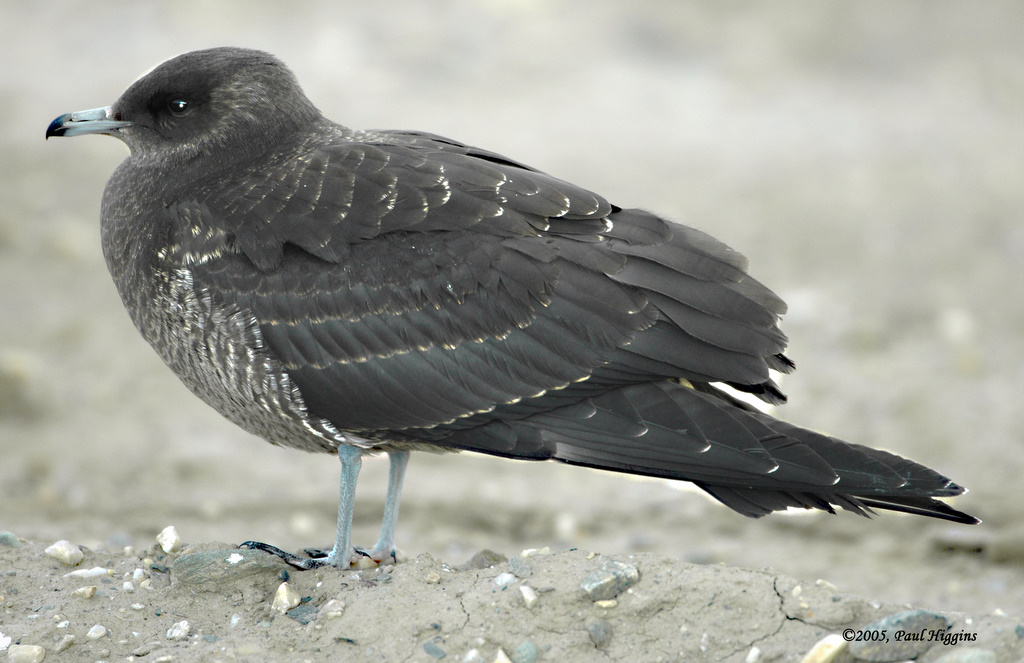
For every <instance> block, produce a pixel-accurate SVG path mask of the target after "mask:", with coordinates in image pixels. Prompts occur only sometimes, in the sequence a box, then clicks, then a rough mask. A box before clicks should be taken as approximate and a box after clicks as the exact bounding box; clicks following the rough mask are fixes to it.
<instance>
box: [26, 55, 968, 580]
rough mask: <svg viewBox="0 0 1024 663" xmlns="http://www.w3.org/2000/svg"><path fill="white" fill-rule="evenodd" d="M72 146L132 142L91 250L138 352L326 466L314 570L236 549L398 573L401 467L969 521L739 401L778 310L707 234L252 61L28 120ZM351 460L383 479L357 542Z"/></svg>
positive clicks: (189, 62) (900, 462) (888, 469)
mask: <svg viewBox="0 0 1024 663" xmlns="http://www.w3.org/2000/svg"><path fill="white" fill-rule="evenodd" d="M84 134H104V135H109V136H113V137H115V138H118V139H120V140H121V141H123V142H124V143H125V144H126V145H127V147H128V149H129V156H128V157H127V158H126V159H125V160H124V161H123V162H122V163H121V164H120V165H119V166H118V167H117V168H116V170H115V171H114V173H113V174H112V176H111V178H110V180H109V182H108V183H107V186H106V189H105V191H104V193H103V200H102V205H101V211H100V216H101V238H102V249H103V254H104V256H105V259H106V262H107V266H108V268H109V270H110V273H111V275H112V277H113V281H114V284H115V286H116V288H117V290H118V292H119V294H120V296H121V299H122V302H123V304H124V306H125V308H126V309H127V312H128V314H129V316H130V317H131V319H132V321H133V322H134V324H135V326H136V327H137V328H138V331H139V332H140V333H141V335H142V336H143V337H144V338H145V340H146V341H148V342H149V344H150V345H151V346H152V347H153V348H154V349H155V350H156V352H157V353H158V354H159V355H160V356H161V357H162V359H163V360H164V362H166V364H167V365H168V366H169V367H170V368H171V370H172V371H173V372H174V373H175V374H177V376H178V377H179V378H180V379H181V381H182V382H183V383H184V384H185V385H186V386H187V387H188V388H189V389H190V390H191V391H192V392H194V393H195V394H196V395H197V396H198V397H199V398H201V399H202V400H204V401H205V402H206V403H208V404H209V405H211V406H212V407H213V408H214V409H215V410H217V411H218V412H220V413H221V414H222V415H223V416H224V417H226V418H227V419H229V420H230V421H232V422H234V423H235V424H237V425H238V426H240V427H241V428H243V429H244V430H246V431H248V432H249V433H252V434H254V435H256V436H258V437H262V438H263V439H265V440H266V441H268V442H270V443H271V444H275V445H279V446H282V447H291V448H296V449H300V450H304V451H309V452H324V453H330V454H335V455H337V456H338V457H339V459H340V462H341V466H342V468H341V482H340V498H339V508H338V527H337V531H336V535H335V542H334V546H333V548H332V549H331V550H330V552H329V553H324V552H323V551H321V552H320V553H319V554H315V555H309V556H301V555H298V554H294V553H289V552H285V551H282V550H280V549H279V548H276V547H274V546H271V545H269V544H264V543H260V542H247V543H246V544H243V545H247V546H249V547H253V548H259V549H262V550H267V551H268V552H272V553H274V554H278V555H280V556H282V557H283V558H285V560H286V561H288V562H289V563H291V564H293V565H294V566H296V567H298V568H307V569H308V568H316V567H319V566H324V565H331V566H334V567H338V568H348V567H349V566H350V564H351V563H353V562H354V561H355V560H357V559H358V558H359V557H361V556H368V557H370V558H372V559H374V560H375V561H378V562H384V561H388V560H392V561H393V560H395V544H394V537H395V524H396V521H397V518H398V508H399V502H400V497H401V489H402V482H403V477H404V475H405V470H406V465H407V462H408V459H409V455H410V452H412V451H435V452H437V451H474V452H480V453H484V454H491V455H494V456H500V457H505V458H514V459H524V460H555V461H561V462H563V463H568V464H572V465H579V466H585V467H589V468H598V469H604V470H611V471H615V472H622V473H627V474H635V475H645V476H650V477H658V478H662V479H671V480H679V481H689V482H692V483H693V484H695V485H696V486H698V487H699V488H701V489H703V490H704V491H705V492H706V493H708V494H709V495H710V496H712V497H713V498H715V499H716V500H718V501H719V502H721V503H722V504H724V505H725V506H727V507H730V508H731V509H733V510H734V511H737V512H738V513H740V514H742V515H744V516H749V517H752V518H759V517H761V516H764V515H767V514H769V513H771V512H774V511H782V510H788V509H791V508H797V509H820V510H824V511H827V512H830V513H835V512H836V510H835V509H836V507H839V508H841V509H844V510H848V511H851V512H854V513H856V514H860V515H863V516H870V515H872V514H873V513H874V510H875V509H883V510H891V511H900V512H905V513H910V514H916V515H921V516H928V517H933V518H938V519H942V520H946V521H952V522H955V523H961V524H973V523H977V522H980V521H978V520H977V519H976V518H974V517H973V516H971V515H968V514H966V513H963V512H961V511H958V510H956V509H954V508H953V507H952V506H950V505H949V504H947V503H946V502H943V501H942V500H941V499H940V498H948V497H953V496H956V495H960V494H962V493H964V492H965V489H964V488H962V487H961V486H959V485H957V484H956V483H954V482H953V481H951V480H950V479H947V478H946V477H945V476H943V475H942V474H940V473H938V472H936V471H935V470H932V469H930V468H928V467H925V466H924V465H921V464H918V463H916V462H914V461H911V460H908V459H905V458H902V457H900V456H898V455H895V454H893V453H890V452H887V451H882V450H879V449H874V448H870V447H867V446H862V445H858V444H854V443H849V442H845V441H843V440H841V439H838V438H836V437H832V436H829V435H826V434H824V433H819V432H815V431H811V430H808V429H804V428H801V427H798V426H796V425H793V424H790V423H786V422H784V421H782V420H780V419H777V418H775V417H773V416H771V415H769V414H767V413H765V412H762V411H761V410H760V409H758V408H755V407H753V406H751V405H750V404H748V403H747V402H745V401H744V400H743V399H742V398H738V397H737V392H745V393H746V394H749V395H752V396H753V397H757V398H759V399H760V400H761V401H764V402H765V403H768V404H772V405H778V404H781V403H783V402H785V400H786V397H785V395H784V394H783V392H782V391H781V390H780V388H779V386H778V385H777V384H776V382H775V381H774V380H773V379H772V372H777V373H782V374H785V373H789V372H790V371H792V370H793V368H794V364H793V362H792V361H791V360H790V359H788V358H787V357H786V355H785V354H784V351H785V349H786V346H787V338H786V336H785V335H784V334H783V332H782V331H781V330H780V328H779V321H780V319H781V316H782V315H783V314H784V313H785V311H786V305H785V303H784V302H783V301H782V299H780V298H779V297H778V296H777V295H776V294H775V293H773V292H772V291H771V290H769V289H768V288H767V287H766V286H764V285H762V284H761V283H760V282H758V281H757V280H755V279H754V278H753V277H752V276H750V274H749V272H748V263H747V260H746V258H745V257H744V256H743V255H742V254H740V253H738V252H737V251H735V250H733V249H732V248H730V247H729V246H727V245H726V244H724V243H722V242H720V241H719V240H717V239H715V238H713V237H712V236H711V235H709V234H707V233H705V232H703V231H701V230H698V229H696V228H692V227H688V226H685V225H682V224H680V223H676V222H674V221H670V220H668V219H665V218H663V217H661V216H658V215H656V214H654V213H652V212H648V211H644V210H642V209H635V208H624V207H619V206H617V205H614V204H612V203H611V202H609V201H608V200H606V199H605V198H604V197H602V196H600V195H598V194H596V193H593V192H591V191H589V190H587V189H585V188H583V187H580V186H576V185H574V184H571V183H569V182H566V181H564V180H561V179H558V178H556V177H554V176H552V175H549V174H547V173H545V172H542V171H540V170H537V169H535V168H532V167H530V166H527V165H525V164H523V163H520V162H519V161H516V160H514V159H511V158H508V157H505V156H502V155H500V154H497V153H495V152H491V151H488V150H485V149H481V148H477V147H473V146H471V145H468V144H464V143H461V142H459V141H456V140H452V139H449V138H445V137H442V136H439V135H434V134H431V133H426V132H420V131H396V130H388V131H367V130H357V129H352V128H349V127H346V126H343V125H341V124H337V123H335V122H332V121H331V120H329V119H327V118H326V117H325V116H324V115H323V114H322V113H321V112H320V111H319V110H318V109H317V107H316V106H314V104H313V103H312V102H311V101H310V100H309V99H308V98H307V96H306V95H305V94H304V93H303V91H302V89H301V87H300V86H299V83H298V81H297V79H296V77H295V75H294V74H293V73H292V72H291V71H290V70H289V69H288V68H287V67H286V66H285V65H284V64H283V63H282V62H281V61H280V60H279V59H278V58H276V57H275V56H273V55H270V54H268V53H266V52H262V51H257V50H250V49H243V48H236V47H222V48H213V49H206V50H199V51H192V52H188V53H185V54H182V55H179V56H177V57H174V58H172V59H170V60H167V61H166V62H164V63H162V64H160V65H159V66H157V67H155V68H154V69H152V70H151V71H150V72H149V73H147V74H146V75H144V76H143V77H141V78H140V79H138V80H137V81H136V82H134V83H133V84H132V85H131V86H130V87H128V89H127V90H126V91H125V92H124V93H123V94H122V95H121V96H120V98H118V99H117V100H116V101H115V102H114V103H113V104H112V105H110V106H107V107H103V108H95V109H91V110H85V111H79V112H74V113H68V114H65V115H61V116H60V117H58V118H57V119H55V120H54V121H53V122H52V123H51V124H50V125H49V126H48V127H47V130H46V137H47V138H49V137H51V136H65V137H71V136H79V135H84ZM730 388H731V389H730ZM368 454H386V455H387V457H388V458H389V462H390V466H389V469H390V471H389V486H388V491H387V496H386V501H385V513H384V518H383V522H382V526H381V534H380V538H379V539H378V541H377V543H376V544H375V545H374V546H373V547H372V548H371V549H369V550H361V549H360V550H355V549H353V547H352V542H351V522H352V511H353V500H354V494H355V487H356V481H357V479H358V475H359V471H360V467H361V463H362V458H363V456H364V455H368Z"/></svg>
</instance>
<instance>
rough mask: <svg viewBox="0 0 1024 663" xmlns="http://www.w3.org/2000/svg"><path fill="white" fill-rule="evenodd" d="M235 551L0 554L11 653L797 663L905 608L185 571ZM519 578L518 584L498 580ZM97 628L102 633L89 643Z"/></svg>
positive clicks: (670, 584) (578, 556)
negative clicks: (77, 573)
mask: <svg viewBox="0 0 1024 663" xmlns="http://www.w3.org/2000/svg"><path fill="white" fill-rule="evenodd" d="M242 552H243V553H244V554H245V555H248V556H253V555H255V556H257V557H259V555H260V553H257V552H253V551H242ZM232 554H233V551H232V550H231V549H229V548H227V547H225V546H224V545H223V544H219V545H218V544H204V545H201V546H187V545H186V546H185V548H184V549H183V550H181V551H179V552H176V553H172V554H164V553H163V552H162V551H160V550H159V549H156V548H155V547H154V548H152V549H149V550H147V551H141V552H139V553H136V554H133V555H128V556H126V555H123V554H119V553H112V552H107V551H86V554H85V559H84V560H83V561H82V562H81V563H79V564H78V565H77V567H76V568H81V569H90V568H95V567H101V568H103V569H106V570H107V571H108V572H107V573H103V574H101V575H98V576H94V577H92V578H90V579H81V578H75V577H67V576H66V574H67V573H68V572H69V570H70V569H69V567H67V566H66V565H63V564H61V563H59V562H57V561H55V560H53V559H50V558H49V557H47V556H46V555H45V554H44V553H43V546H42V545H41V544H38V543H33V542H26V543H25V544H24V545H22V546H21V547H0V564H2V565H3V568H4V569H5V573H4V575H3V577H2V578H0V592H3V595H2V596H0V624H2V626H0V632H3V633H4V634H5V636H6V637H10V638H12V639H13V641H14V642H20V643H22V644H35V645H41V646H44V647H46V648H47V649H48V650H50V651H51V652H53V653H52V654H51V655H56V656H57V657H58V658H56V660H156V659H160V658H162V657H166V656H171V657H173V658H172V659H165V660H174V661H215V660H223V661H228V660H237V661H266V660H272V661H277V660H280V661H284V660H290V661H328V660H367V661H375V660H376V661H427V660H431V659H437V658H441V657H445V658H447V657H450V659H449V660H458V661H487V662H488V663H489V662H490V661H494V660H496V659H497V657H498V656H499V650H500V651H503V652H505V653H506V654H507V655H509V656H513V660H526V659H516V658H515V654H516V652H522V651H523V650H524V647H526V650H527V651H530V650H532V651H535V652H536V654H535V655H534V657H533V659H530V660H548V661H572V662H575V661H581V662H582V661H595V660H607V661H625V660H629V661H652V662H654V661H666V662H667V661H722V662H740V661H749V660H757V661H794V660H800V657H801V656H802V655H803V654H804V653H806V652H807V651H808V650H810V649H811V647H812V646H813V645H814V644H815V643H816V642H818V641H819V640H821V639H822V638H823V637H825V636H826V635H828V634H829V633H839V632H840V631H842V630H843V629H844V628H861V627H864V626H865V625H867V624H869V623H871V622H874V621H876V620H878V619H879V618H881V617H885V616H887V615H890V614H894V613H898V612H901V611H903V610H905V609H906V608H907V606H905V605H892V604H881V603H878V602H875V601H868V600H866V599H864V598H861V597H857V596H852V595H848V594H842V593H840V592H839V591H838V590H837V589H836V588H834V587H831V586H829V585H828V584H827V583H807V582H805V581H801V580H797V579H795V578H791V577H788V576H783V575H779V574H778V573H775V572H772V571H768V570H762V571H753V570H747V569H738V568H730V567H725V566H719V565H697V564H687V563H684V562H679V561H676V560H672V559H670V558H667V557H664V556H660V555H653V554H646V553H645V554H635V555H615V556H612V557H611V558H612V559H616V560H618V561H621V562H624V563H627V564H630V565H632V566H635V567H636V568H637V569H638V570H639V572H640V579H639V580H638V581H637V582H636V583H635V584H633V585H632V586H631V587H630V588H628V589H627V590H626V591H624V592H623V593H621V594H619V595H618V597H617V598H616V599H615V600H614V601H613V602H604V603H602V602H595V601H593V600H591V599H590V598H589V597H588V596H587V595H586V594H585V593H584V592H583V590H581V588H580V582H581V580H582V579H583V578H584V577H585V576H586V575H587V574H588V573H590V572H592V571H594V570H596V569H598V568H600V567H601V565H602V564H603V563H604V561H606V560H607V559H609V557H606V556H603V555H597V554H593V553H587V552H584V551H579V550H570V551H563V552H557V553H540V554H535V555H532V556H530V557H526V558H520V559H518V560H513V561H512V562H509V561H499V562H497V563H496V564H495V565H494V566H489V567H485V568H472V569H463V570H459V569H456V568H454V567H452V566H450V565H448V564H445V563H444V562H442V561H440V560H436V559H434V558H433V557H431V556H430V555H427V554H424V555H420V556H419V557H417V558H415V559H413V560H410V561H408V562H406V563H403V564H399V565H397V566H393V567H384V568H380V569H363V570H360V571H350V572H348V573H339V572H335V571H333V570H330V569H320V570H316V571H306V572H291V571H290V570H289V567H287V566H286V565H285V564H283V563H281V562H280V561H279V560H278V559H276V558H271V557H269V556H264V557H263V558H260V560H259V563H258V564H256V565H253V566H252V567H251V568H247V570H246V571H245V572H244V573H242V572H238V573H232V572H227V573H221V574H218V575H216V576H210V575H203V574H202V573H200V574H197V573H196V572H195V568H196V566H197V565H196V564H195V563H193V564H191V565H190V566H189V569H185V568H184V567H183V566H182V564H183V562H185V561H187V560H190V559H194V558H196V557H202V558H203V560H213V559H219V560H222V561H221V565H222V566H224V567H225V568H229V567H228V566H227V565H226V564H224V563H223V560H226V559H228V558H229V557H230V556H231V555H232ZM179 560H181V561H180V562H179ZM208 563H209V562H208V561H204V562H202V563H200V564H198V566H200V567H201V566H202V565H203V564H208ZM137 568H142V569H143V570H144V574H145V576H146V577H147V578H148V579H149V581H150V582H148V583H146V584H144V585H143V584H141V583H139V582H138V580H136V583H135V584H136V585H139V586H137V587H135V589H134V591H126V589H125V586H124V584H123V579H124V578H130V577H131V576H132V575H133V574H135V576H136V579H138V577H139V575H138V574H137V573H136V571H135V569H137ZM510 571H514V572H515V578H514V579H509V578H508V577H507V576H506V577H505V579H504V580H502V579H501V578H500V576H501V574H507V573H509V572H510ZM282 578H287V581H288V584H289V585H290V586H291V587H292V588H293V589H294V590H296V592H297V593H298V595H299V596H300V597H301V598H302V603H301V604H300V605H299V606H298V607H297V608H296V609H294V610H292V611H291V612H288V613H284V612H278V611H275V610H274V609H273V608H272V600H273V597H274V596H275V594H276V592H277V590H278V587H279V586H280V585H281V582H282ZM496 579H497V580H498V582H497V583H496V582H495V581H496ZM90 584H92V586H94V587H96V588H97V590H96V592H95V594H94V595H92V596H91V597H88V598H85V597H82V596H78V595H76V594H74V590H76V589H78V588H79V587H80V586H88V585H90ZM524 585H525V586H529V587H532V588H534V589H535V590H536V591H537V593H538V600H537V601H536V603H535V604H533V605H532V606H528V605H527V603H526V602H525V601H524V599H523V595H522V593H521V591H520V589H519V588H520V586H524ZM332 599H334V600H337V601H341V602H343V603H344V609H343V610H342V611H341V614H340V615H338V616H335V617H333V618H328V617H326V616H325V615H320V614H319V613H318V611H319V612H324V610H323V607H324V606H325V605H326V604H327V602H328V601H330V600H332ZM947 619H948V620H949V621H950V623H951V630H954V631H957V630H966V631H967V632H970V633H975V634H977V638H978V639H977V641H976V642H975V643H974V644H977V645H980V646H984V647H985V648H987V649H989V650H991V651H993V652H995V653H996V654H997V656H998V659H997V660H1000V661H1004V660H1005V661H1013V660H1019V659H1020V657H1021V656H1024V640H1022V639H1021V638H1020V637H1019V635H1018V633H1019V631H1020V629H1021V628H1022V627H1021V626H1020V623H1019V622H1018V621H1015V620H1014V619H1012V618H1010V617H1008V616H991V615H990V616H987V617H982V618H976V617H974V618H972V617H971V616H968V615H963V614H949V615H947ZM183 621H185V622H187V623H188V627H187V634H188V635H187V636H185V637H183V638H180V639H176V640H172V639H171V638H170V637H169V635H168V631H169V630H170V629H171V628H172V627H174V626H175V625H176V624H181V623H182V622H183ZM595 623H600V624H601V628H602V629H603V631H602V632H603V633H605V634H607V635H608V637H606V638H605V639H604V640H602V641H601V642H598V641H596V640H595V639H594V638H593V637H592V635H591V631H592V630H593V628H592V627H593V625H594V624H595ZM97 624H99V625H102V626H103V627H104V629H105V634H104V635H103V636H102V637H99V638H95V639H93V638H89V637H88V636H87V635H86V634H87V633H88V631H89V630H90V629H92V628H93V627H94V626H95V625H97ZM67 636H72V638H73V642H72V643H71V644H66V642H67V639H68V638H67ZM62 642H63V643H65V644H63V645H61V644H59V643H62ZM62 647H63V648H62ZM953 649H954V647H944V646H942V645H938V644H937V645H934V646H933V647H932V648H931V649H929V650H928V652H927V653H926V654H925V655H924V656H922V657H921V658H919V659H918V660H920V661H925V662H927V661H934V660H937V659H938V658H940V657H941V656H942V655H945V654H948V653H950V651H952V650H953ZM58 650H59V651H58ZM752 650H756V652H757V653H756V654H751V652H752ZM752 656H753V657H754V658H753V659H751V658H750V657H752ZM59 657H62V658H59ZM47 660H49V659H47Z"/></svg>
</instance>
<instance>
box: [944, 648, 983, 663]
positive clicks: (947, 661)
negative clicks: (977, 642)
mask: <svg viewBox="0 0 1024 663" xmlns="http://www.w3.org/2000/svg"><path fill="white" fill-rule="evenodd" d="M935 663H996V653H995V652H994V651H992V650H991V649H981V648H980V647H963V648H957V649H955V650H954V651H951V652H950V653H948V654H946V655H945V656H943V657H942V658H937V659H935Z"/></svg>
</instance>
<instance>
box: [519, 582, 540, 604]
mask: <svg viewBox="0 0 1024 663" xmlns="http://www.w3.org/2000/svg"><path fill="white" fill-rule="evenodd" d="M519 593H520V594H522V595H523V605H525V606H526V607H527V608H532V607H533V606H535V605H537V590H536V589H534V588H533V587H530V586H529V585H520V586H519Z"/></svg>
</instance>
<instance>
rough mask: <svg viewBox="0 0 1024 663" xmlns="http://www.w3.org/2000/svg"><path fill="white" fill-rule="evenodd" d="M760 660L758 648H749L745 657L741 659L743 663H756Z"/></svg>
mask: <svg viewBox="0 0 1024 663" xmlns="http://www.w3.org/2000/svg"><path fill="white" fill-rule="evenodd" d="M760 660H761V649H760V648H759V647H751V648H750V651H748V652H747V657H746V658H744V659H743V663H757V662H758V661H760Z"/></svg>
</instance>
